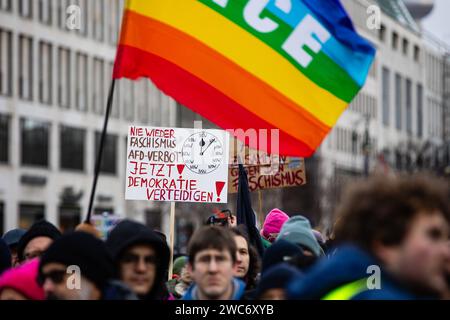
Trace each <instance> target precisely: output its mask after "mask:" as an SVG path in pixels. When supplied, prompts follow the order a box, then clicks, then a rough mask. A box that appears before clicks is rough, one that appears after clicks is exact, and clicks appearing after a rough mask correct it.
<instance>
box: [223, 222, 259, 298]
mask: <svg viewBox="0 0 450 320" xmlns="http://www.w3.org/2000/svg"><path fill="white" fill-rule="evenodd" d="M230 230H231V232H232V233H233V234H234V235H235V236H240V237H243V238H244V239H245V240H246V241H247V245H248V255H249V258H250V263H249V266H248V272H247V274H246V275H245V277H244V278H243V280H244V281H245V283H246V284H247V286H246V290H251V289H254V288H255V287H256V285H257V279H258V274H259V272H260V270H261V260H260V258H259V255H258V251H257V250H256V248H255V247H254V246H253V245H252V244H251V243H250V240H249V237H248V234H247V231H246V230H245V226H244V225H242V224H241V225H238V226H237V227H234V228H231V229H230Z"/></svg>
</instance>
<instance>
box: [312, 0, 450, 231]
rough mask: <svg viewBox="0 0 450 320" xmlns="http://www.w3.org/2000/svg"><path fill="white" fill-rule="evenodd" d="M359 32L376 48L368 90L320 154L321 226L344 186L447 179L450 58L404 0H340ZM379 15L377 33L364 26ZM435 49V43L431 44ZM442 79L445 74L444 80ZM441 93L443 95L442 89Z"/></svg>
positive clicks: (327, 221)
mask: <svg viewBox="0 0 450 320" xmlns="http://www.w3.org/2000/svg"><path fill="white" fill-rule="evenodd" d="M342 3H343V5H344V6H345V8H346V10H347V11H348V13H349V15H350V16H351V18H352V21H353V22H354V24H355V27H356V29H357V30H358V32H359V33H360V34H361V35H362V36H364V37H365V38H367V39H368V40H369V41H370V42H371V43H372V44H374V45H375V47H376V48H377V54H376V57H375V61H374V64H373V66H372V69H371V70H370V73H369V76H368V78H367V81H366V84H365V86H364V87H363V88H362V90H361V91H360V93H359V94H358V96H357V97H356V98H355V99H354V100H353V101H352V103H351V104H350V106H349V108H348V109H347V110H346V111H345V112H344V114H343V115H342V116H341V118H340V119H339V121H338V123H337V125H336V126H335V127H334V128H333V130H332V131H331V132H330V134H329V135H328V137H327V138H326V140H325V141H324V143H323V144H322V145H321V148H320V150H319V152H318V159H319V160H318V161H320V165H319V168H320V172H321V173H322V174H321V177H320V181H321V188H322V193H323V194H324V195H325V196H323V197H322V199H321V209H322V221H321V222H322V225H323V226H324V228H327V229H328V228H331V226H332V221H333V220H334V219H333V218H334V217H333V210H334V209H333V208H335V206H336V203H337V202H338V201H339V197H340V195H341V191H342V189H343V187H344V186H345V184H346V183H347V182H348V181H351V180H354V179H356V178H358V177H361V176H364V175H366V174H368V173H371V172H373V171H378V172H380V173H388V172H402V171H406V172H415V171H420V170H426V169H428V170H431V171H435V172H436V173H438V174H444V171H445V168H448V166H449V164H450V161H449V158H448V147H449V141H450V140H449V139H448V136H445V133H446V132H448V130H449V128H448V110H449V109H448V102H449V96H448V93H449V92H450V91H449V89H448V85H449V83H448V80H445V79H446V77H447V79H448V66H449V60H448V53H449V52H450V51H449V49H448V48H446V47H445V45H443V44H441V43H438V41H434V42H435V43H434V45H432V44H431V43H430V36H429V35H426V34H424V32H423V31H422V30H421V28H420V24H419V22H416V21H414V19H413V18H412V17H411V15H410V14H409V12H408V10H407V8H406V6H405V5H404V3H403V2H402V1H401V0H395V1H385V0H377V1H376V0H343V1H342ZM374 5H375V6H377V7H378V8H380V9H381V11H380V13H381V24H380V25H379V28H369V26H368V24H367V22H368V20H369V18H370V15H371V14H373V13H374V11H373V10H370V6H374ZM436 43H438V44H436ZM445 74H447V76H445ZM445 88H446V89H445Z"/></svg>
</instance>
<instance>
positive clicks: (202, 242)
mask: <svg viewBox="0 0 450 320" xmlns="http://www.w3.org/2000/svg"><path fill="white" fill-rule="evenodd" d="M236 250H237V249H236V242H235V241H234V236H233V233H232V232H231V231H230V230H229V229H228V228H223V227H217V226H206V227H202V228H200V229H198V230H197V231H196V232H195V233H194V235H193V236H192V238H191V240H190V241H189V245H188V257H189V262H188V268H189V272H190V273H191V275H192V278H193V279H194V284H193V285H191V287H189V289H188V291H187V292H186V294H185V295H184V296H183V298H182V300H240V299H242V298H243V296H244V291H245V283H244V282H243V281H242V280H239V279H237V278H234V273H235V269H236Z"/></svg>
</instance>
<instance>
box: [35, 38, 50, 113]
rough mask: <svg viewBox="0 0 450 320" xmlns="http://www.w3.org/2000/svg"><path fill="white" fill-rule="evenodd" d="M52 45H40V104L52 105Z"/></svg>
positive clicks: (43, 43) (41, 43)
mask: <svg viewBox="0 0 450 320" xmlns="http://www.w3.org/2000/svg"><path fill="white" fill-rule="evenodd" d="M52 61H53V59H52V45H51V44H49V43H45V42H40V43H39V66H38V67H39V102H41V103H45V104H48V105H51V104H52V87H53V82H52Z"/></svg>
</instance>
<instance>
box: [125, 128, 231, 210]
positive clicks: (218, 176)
mask: <svg viewBox="0 0 450 320" xmlns="http://www.w3.org/2000/svg"><path fill="white" fill-rule="evenodd" d="M229 140H230V137H229V134H228V132H226V131H223V130H216V129H209V130H203V129H184V128H156V127H138V126H130V127H129V131H128V140H127V145H128V148H127V172H126V191H125V199H127V200H149V201H175V202H206V203H226V202H227V190H228V152H229Z"/></svg>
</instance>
